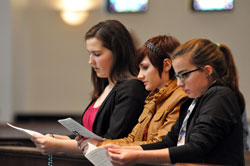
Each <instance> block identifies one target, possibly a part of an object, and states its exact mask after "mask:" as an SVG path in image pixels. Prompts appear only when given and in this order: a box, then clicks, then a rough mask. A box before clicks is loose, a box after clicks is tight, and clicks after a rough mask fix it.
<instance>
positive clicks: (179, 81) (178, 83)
mask: <svg viewBox="0 0 250 166" xmlns="http://www.w3.org/2000/svg"><path fill="white" fill-rule="evenodd" d="M183 85H184V83H183V82H182V81H181V80H180V79H179V78H177V86H178V87H183Z"/></svg>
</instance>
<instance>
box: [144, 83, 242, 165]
mask: <svg viewBox="0 0 250 166" xmlns="http://www.w3.org/2000/svg"><path fill="white" fill-rule="evenodd" d="M187 102H188V104H187V103H184V104H183V105H182V107H181V110H180V116H179V119H178V120H177V121H176V123H175V125H174V126H173V128H172V129H171V132H169V133H168V135H167V136H165V137H164V138H163V140H162V142H159V143H158V144H157V143H156V144H151V145H150V144H148V145H142V147H143V149H160V148H167V147H168V148H169V153H170V159H171V162H172V163H176V162H177V163H181V162H185V163H206V164H222V165H234V166H237V165H238V166H242V165H244V155H243V138H242V122H241V110H240V107H239V105H238V102H237V99H236V96H235V95H234V93H233V92H232V90H231V89H229V88H228V87H224V86H219V85H213V86H212V87H210V88H209V89H208V91H207V92H206V93H205V94H204V95H202V96H201V97H200V98H199V99H198V102H197V103H196V106H195V108H194V110H193V112H192V114H191V116H190V117H189V120H188V124H187V133H186V139H185V145H183V146H178V147H177V146H176V144H177V140H178V134H179V131H180V128H181V125H182V122H183V120H184V118H185V116H186V111H187V108H188V107H189V105H190V104H189V103H190V99H189V101H187Z"/></svg>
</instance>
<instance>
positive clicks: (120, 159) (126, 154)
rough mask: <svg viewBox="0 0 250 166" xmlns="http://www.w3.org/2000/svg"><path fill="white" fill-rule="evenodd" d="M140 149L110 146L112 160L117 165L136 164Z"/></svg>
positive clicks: (109, 151)
mask: <svg viewBox="0 0 250 166" xmlns="http://www.w3.org/2000/svg"><path fill="white" fill-rule="evenodd" d="M139 153H140V150H131V149H119V148H117V147H115V148H108V154H109V156H110V160H111V162H112V163H113V164H114V165H115V166H125V165H132V164H135V163H136V161H137V158H138V157H137V156H138V154H139Z"/></svg>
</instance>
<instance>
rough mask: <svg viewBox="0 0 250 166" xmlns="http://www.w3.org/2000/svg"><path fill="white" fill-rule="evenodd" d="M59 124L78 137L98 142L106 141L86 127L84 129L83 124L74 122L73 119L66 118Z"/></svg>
mask: <svg viewBox="0 0 250 166" xmlns="http://www.w3.org/2000/svg"><path fill="white" fill-rule="evenodd" d="M58 122H59V123H61V124H62V125H63V126H64V127H65V128H67V129H68V130H69V131H71V132H72V133H73V134H75V135H76V136H83V137H85V138H94V139H96V140H98V141H103V140H104V139H103V138H102V137H100V136H98V135H96V134H94V133H92V132H91V131H89V130H88V129H86V128H85V127H83V126H82V125H81V124H79V123H78V122H76V121H75V120H73V119H72V118H66V119H61V120H58Z"/></svg>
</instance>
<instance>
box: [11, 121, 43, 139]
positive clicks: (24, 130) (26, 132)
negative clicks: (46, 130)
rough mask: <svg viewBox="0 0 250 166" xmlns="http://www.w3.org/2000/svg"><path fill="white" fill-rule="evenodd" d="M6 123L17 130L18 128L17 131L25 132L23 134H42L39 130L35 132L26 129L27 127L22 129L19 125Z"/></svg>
mask: <svg viewBox="0 0 250 166" xmlns="http://www.w3.org/2000/svg"><path fill="white" fill-rule="evenodd" d="M6 124H7V125H8V126H10V127H12V128H14V129H17V130H19V131H22V132H23V133H25V134H27V135H29V136H33V135H34V134H37V135H43V134H41V133H39V132H37V131H33V130H28V129H24V128H20V127H16V126H13V125H11V124H9V123H6Z"/></svg>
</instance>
